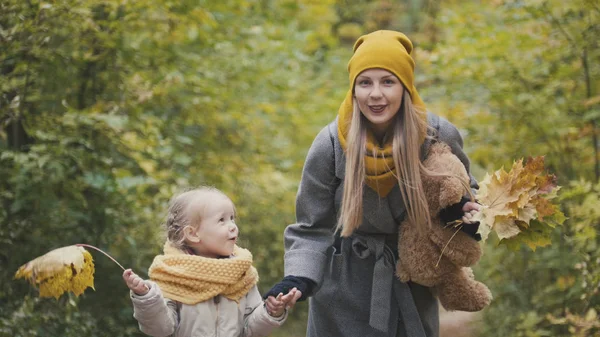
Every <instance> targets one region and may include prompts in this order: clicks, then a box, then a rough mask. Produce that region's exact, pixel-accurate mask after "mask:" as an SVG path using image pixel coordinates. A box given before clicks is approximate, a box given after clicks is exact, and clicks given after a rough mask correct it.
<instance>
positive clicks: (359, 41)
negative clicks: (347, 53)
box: [352, 35, 367, 52]
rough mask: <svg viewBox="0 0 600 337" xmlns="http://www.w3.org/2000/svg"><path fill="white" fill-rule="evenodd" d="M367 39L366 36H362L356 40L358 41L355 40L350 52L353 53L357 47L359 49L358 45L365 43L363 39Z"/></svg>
mask: <svg viewBox="0 0 600 337" xmlns="http://www.w3.org/2000/svg"><path fill="white" fill-rule="evenodd" d="M366 37H367V35H363V36H361V37H359V38H358V40H356V42H355V43H354V47H353V48H352V52H355V51H356V50H357V49H358V47H360V45H361V44H362V43H363V42H365V38H366Z"/></svg>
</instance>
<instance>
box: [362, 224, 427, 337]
mask: <svg viewBox="0 0 600 337" xmlns="http://www.w3.org/2000/svg"><path fill="white" fill-rule="evenodd" d="M351 240H352V251H353V252H354V254H356V255H357V256H358V257H359V258H361V259H366V258H368V257H370V256H374V257H375V267H374V269H373V282H372V284H371V308H370V310H369V312H370V314H369V325H370V326H371V327H373V328H375V329H377V330H379V331H382V332H387V331H388V329H389V328H388V327H389V322H390V311H391V302H392V288H393V289H394V291H395V292H396V297H397V298H396V300H397V302H398V306H399V311H400V315H401V317H402V321H403V323H404V324H403V325H404V327H405V329H407V336H423V337H425V330H424V328H423V324H422V323H421V317H420V315H419V312H418V311H417V307H416V306H415V301H414V299H413V297H412V293H411V291H410V287H409V286H408V284H406V283H403V282H394V275H395V272H394V271H395V267H396V257H395V254H394V252H393V250H392V249H391V248H390V247H389V246H387V245H386V244H385V235H373V234H365V235H361V234H360V233H357V232H355V233H354V235H353V236H352V237H351ZM409 330H410V331H409Z"/></svg>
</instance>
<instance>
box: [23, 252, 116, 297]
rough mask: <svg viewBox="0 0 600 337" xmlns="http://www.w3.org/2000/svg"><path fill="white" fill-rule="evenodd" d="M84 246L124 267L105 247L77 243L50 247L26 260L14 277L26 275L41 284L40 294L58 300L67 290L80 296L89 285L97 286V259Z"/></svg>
mask: <svg viewBox="0 0 600 337" xmlns="http://www.w3.org/2000/svg"><path fill="white" fill-rule="evenodd" d="M84 246H85V247H89V248H93V249H95V250H98V251H100V252H102V253H103V254H105V255H106V256H108V257H109V258H110V259H111V260H112V261H113V262H115V263H116V264H118V265H119V266H120V267H121V268H122V269H123V270H124V268H123V266H121V265H120V264H119V263H118V262H117V261H116V260H115V259H113V258H112V257H111V256H110V255H108V254H106V253H105V252H103V251H102V250H100V249H98V248H96V247H94V246H90V245H86V244H77V245H73V246H67V247H61V248H57V249H54V250H51V251H50V252H48V253H46V254H44V255H42V256H40V257H38V258H36V259H34V260H31V261H29V262H27V263H26V264H24V265H22V266H21V267H20V268H19V270H17V272H16V274H15V279H20V278H24V279H26V280H27V281H29V283H31V285H33V286H34V287H38V288H39V291H40V297H54V298H57V299H58V297H60V296H61V295H62V294H64V293H65V292H67V291H71V292H73V293H74V294H75V295H76V296H79V295H81V294H83V292H84V291H85V289H87V288H88V287H90V288H92V289H94V260H93V258H92V255H91V254H90V253H89V252H88V251H87V250H85V249H84V248H83V247H84Z"/></svg>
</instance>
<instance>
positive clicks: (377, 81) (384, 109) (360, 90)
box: [354, 69, 404, 136]
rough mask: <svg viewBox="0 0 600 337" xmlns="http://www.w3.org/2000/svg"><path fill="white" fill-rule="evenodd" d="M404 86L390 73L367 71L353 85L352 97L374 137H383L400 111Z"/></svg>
mask: <svg viewBox="0 0 600 337" xmlns="http://www.w3.org/2000/svg"><path fill="white" fill-rule="evenodd" d="M403 94H404V86H403V85H402V83H401V82H400V80H399V79H398V78H397V77H396V76H395V75H394V74H392V73H391V72H389V71H387V70H383V69H367V70H365V71H363V72H362V73H360V75H358V77H357V78H356V82H355V84H354V97H355V98H356V101H357V102H358V107H359V108H360V111H361V112H362V114H363V115H364V116H365V117H366V118H367V120H368V121H369V125H370V127H371V128H372V129H373V131H374V133H375V135H376V136H383V135H384V134H385V132H386V131H387V130H388V128H389V127H390V125H391V124H392V120H393V118H394V116H396V114H397V113H398V110H400V104H401V103H402V95H403Z"/></svg>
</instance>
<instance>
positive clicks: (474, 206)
mask: <svg viewBox="0 0 600 337" xmlns="http://www.w3.org/2000/svg"><path fill="white" fill-rule="evenodd" d="M480 210H481V205H479V204H478V203H476V202H472V201H467V202H466V203H465V204H464V205H463V207H462V211H463V212H465V214H464V215H463V217H462V221H463V223H466V224H471V223H473V222H474V221H472V219H473V217H474V216H475V214H477V212H479V211H480Z"/></svg>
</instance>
